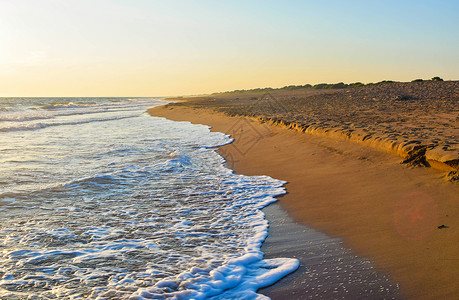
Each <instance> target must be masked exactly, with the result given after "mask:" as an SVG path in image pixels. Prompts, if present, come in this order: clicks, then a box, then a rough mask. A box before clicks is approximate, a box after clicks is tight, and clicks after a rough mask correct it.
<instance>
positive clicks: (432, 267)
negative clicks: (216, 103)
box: [149, 106, 459, 299]
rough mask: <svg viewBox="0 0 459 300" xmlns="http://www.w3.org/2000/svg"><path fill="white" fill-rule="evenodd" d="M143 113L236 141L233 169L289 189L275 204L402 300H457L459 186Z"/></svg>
mask: <svg viewBox="0 0 459 300" xmlns="http://www.w3.org/2000/svg"><path fill="white" fill-rule="evenodd" d="M149 112H150V113H151V114H152V115H154V116H162V117H166V118H168V119H171V120H177V121H190V122H192V123H199V124H206V125H209V126H212V130H214V131H219V132H225V133H227V134H231V135H232V136H233V137H234V138H235V141H234V143H232V144H230V145H227V146H224V147H221V149H220V153H221V154H222V155H223V156H224V157H225V158H226V159H227V163H228V166H229V167H230V168H232V169H234V170H235V171H236V172H238V173H242V174H246V175H269V176H271V177H273V178H277V179H282V180H285V181H288V184H287V185H286V188H287V191H288V194H287V195H285V196H283V197H282V198H281V199H280V204H281V205H282V207H284V208H285V209H286V210H287V212H288V213H289V214H290V215H291V216H292V217H293V218H294V219H295V220H297V221H299V222H300V223H302V224H306V225H308V226H311V227H313V228H315V229H317V230H319V231H321V232H324V233H326V234H328V235H330V236H332V237H342V238H343V240H344V243H345V245H346V246H347V247H350V248H351V249H353V250H354V251H355V253H357V254H358V255H362V256H365V257H369V258H371V259H372V260H373V261H374V263H375V265H376V267H377V268H378V270H380V271H381V272H383V273H387V274H390V275H391V277H392V279H393V280H395V281H396V282H398V283H400V286H401V291H402V294H403V295H404V296H405V297H407V298H408V299H457V295H459V284H458V283H457V278H459V243H458V241H459V231H458V228H459V209H458V201H459V185H458V184H453V183H450V182H447V181H446V180H444V178H443V177H444V173H442V172H440V171H437V170H435V169H432V168H408V167H406V166H404V165H401V164H400V158H399V157H397V156H395V155H391V154H389V153H387V152H384V151H378V150H375V149H373V148H371V147H362V146H361V145H359V144H357V143H350V142H348V141H345V140H341V139H334V138H330V137H329V136H320V135H311V134H307V133H301V132H298V131H293V130H288V129H286V128H285V127H284V128H283V127H279V126H274V125H270V124H266V123H265V124H261V123H260V122H256V121H253V120H249V119H247V118H244V117H229V116H227V115H224V114H222V113H217V112H215V111H214V110H210V109H204V108H202V107H201V108H199V109H198V108H193V107H190V106H183V107H181V106H171V107H157V108H153V109H151V110H149ZM440 225H446V226H447V228H443V229H438V228H437V227H438V226H440ZM291 238H292V239H293V240H294V239H295V237H294V236H292V237H291ZM275 287H276V286H274V290H275ZM292 288H293V287H292ZM271 292H272V291H271ZM271 295H275V292H274V294H271Z"/></svg>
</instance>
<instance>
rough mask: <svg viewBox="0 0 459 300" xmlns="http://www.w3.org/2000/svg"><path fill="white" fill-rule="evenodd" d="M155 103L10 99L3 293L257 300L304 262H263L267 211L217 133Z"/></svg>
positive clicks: (267, 182) (4, 163) (0, 148)
mask: <svg viewBox="0 0 459 300" xmlns="http://www.w3.org/2000/svg"><path fill="white" fill-rule="evenodd" d="M163 103H164V102H163V101H160V99H157V98H132V99H130V98H0V220H1V222H0V298H2V299H56V298H66V299H88V298H89V299H153V298H154V299H166V298H175V299H204V298H211V297H215V298H218V299H236V298H240V299H254V298H263V297H264V296H262V295H259V294H257V293H256V291H257V289H258V288H260V287H263V286H267V285H270V284H272V283H274V282H275V281H277V280H278V279H279V278H281V277H283V276H285V275H286V274H288V273H290V272H292V271H294V270H295V269H296V268H297V267H298V261H297V260H295V259H289V258H276V259H270V260H263V253H262V252H260V246H261V242H262V241H263V240H264V239H265V238H266V235H267V227H268V224H267V221H266V220H265V219H264V215H263V213H262V212H261V211H260V209H261V208H262V207H264V206H266V205H267V204H269V203H271V202H273V201H275V199H274V198H273V197H274V196H276V195H280V194H283V193H284V192H285V190H284V188H283V187H282V186H283V184H284V182H282V181H279V180H275V179H272V178H270V177H267V176H242V175H235V174H233V173H232V171H231V170H229V169H227V168H225V166H224V161H223V159H222V158H221V157H220V156H219V155H218V154H217V153H216V152H215V148H214V147H216V146H219V145H223V144H226V143H229V142H231V139H230V138H229V137H228V136H226V135H224V134H222V133H211V132H210V131H209V128H208V127H207V126H203V125H193V124H190V123H188V122H173V121H169V120H166V119H163V118H155V117H151V116H149V115H148V114H147V113H146V112H145V111H146V109H147V108H150V107H153V106H156V105H160V104H163Z"/></svg>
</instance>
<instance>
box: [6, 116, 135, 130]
mask: <svg viewBox="0 0 459 300" xmlns="http://www.w3.org/2000/svg"><path fill="white" fill-rule="evenodd" d="M135 117H137V115H135V116H123V117H112V118H105V119H91V120H84V121H75V122H56V123H34V124H27V125H19V126H8V127H3V128H0V132H10V131H24V130H37V129H42V128H47V127H54V126H66V125H79V124H88V123H93V122H106V121H115V120H123V119H130V118H135Z"/></svg>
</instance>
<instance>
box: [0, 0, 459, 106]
mask: <svg viewBox="0 0 459 300" xmlns="http://www.w3.org/2000/svg"><path fill="white" fill-rule="evenodd" d="M434 76H440V77H442V78H444V79H445V80H459V1H457V0H445V1H441V0H436V1H424V0H416V1H412V0H408V1H404V0H385V1H370V0H367V1H363V0H361V1H357V0H346V1H343V0H316V1H309V0H303V1H300V0H284V1H280V0H279V1H272V0H251V1H247V0H218V1H217V0H194V1H193V0H167V1H165V0H160V1H156V0H40V1H37V0H0V97H2V96H3V97H14V96H16V97H25V96H36V97H46V96H48V97H51V96H62V97H64V96H68V97H70V96H100V97H103V96H119V97H122V96H126V97H129V96H145V97H150V96H151V97H153V96H176V95H196V94H205V93H212V92H218V91H227V90H235V89H250V88H258V87H281V86H285V85H291V84H306V83H310V84H317V83H322V82H326V83H336V82H345V83H350V82H357V81H359V82H366V83H368V82H377V81H381V80H397V81H411V80H413V79H417V78H424V79H430V78H432V77H434Z"/></svg>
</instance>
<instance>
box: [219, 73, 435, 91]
mask: <svg viewBox="0 0 459 300" xmlns="http://www.w3.org/2000/svg"><path fill="white" fill-rule="evenodd" d="M423 81H427V80H424V79H414V80H413V81H411V82H423ZM431 81H443V79H442V78H440V77H438V76H436V77H433V78H432V79H431ZM394 82H399V81H393V80H383V81H380V82H376V83H372V82H370V83H366V84H365V83H362V82H354V83H343V82H339V83H319V84H316V85H312V84H304V85H287V86H284V87H281V88H272V87H265V88H256V89H248V90H234V91H226V92H218V93H213V94H212V95H221V94H244V93H267V92H271V91H294V90H305V89H314V90H332V89H346V88H356V87H361V86H367V85H377V84H386V83H394Z"/></svg>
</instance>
